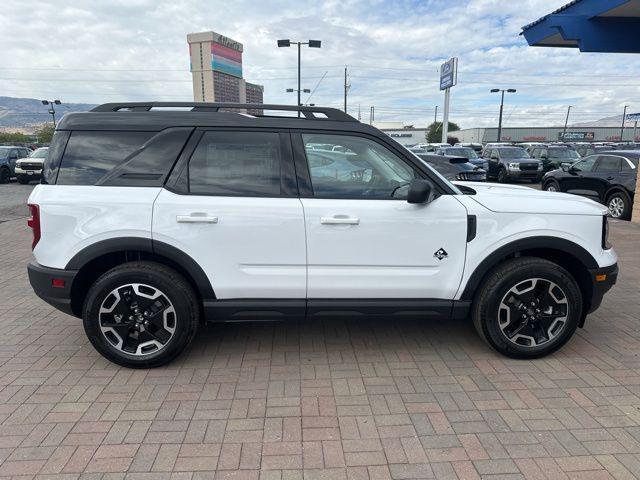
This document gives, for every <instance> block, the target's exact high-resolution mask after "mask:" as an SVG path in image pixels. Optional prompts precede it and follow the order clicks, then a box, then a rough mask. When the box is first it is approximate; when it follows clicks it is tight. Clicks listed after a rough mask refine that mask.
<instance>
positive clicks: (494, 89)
mask: <svg viewBox="0 0 640 480" xmlns="http://www.w3.org/2000/svg"><path fill="white" fill-rule="evenodd" d="M516 91H517V90H516V89H515V88H507V89H503V88H492V89H491V90H490V92H491V93H500V94H501V98H500V118H499V120H498V142H500V141H501V139H502V110H503V109H504V92H507V93H516Z"/></svg>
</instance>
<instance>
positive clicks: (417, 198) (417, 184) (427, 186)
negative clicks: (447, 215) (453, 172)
mask: <svg viewBox="0 0 640 480" xmlns="http://www.w3.org/2000/svg"><path fill="white" fill-rule="evenodd" d="M431 192H433V185H432V184H431V182H430V181H429V180H425V179H424V178H414V179H413V180H412V181H411V184H410V185H409V193H408V194H407V202H408V203H427V202H428V201H429V199H430V198H431Z"/></svg>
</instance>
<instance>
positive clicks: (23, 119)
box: [0, 97, 95, 133]
mask: <svg viewBox="0 0 640 480" xmlns="http://www.w3.org/2000/svg"><path fill="white" fill-rule="evenodd" d="M93 107H95V105H92V104H89V103H65V102H63V103H62V104H60V105H55V110H56V118H58V119H59V118H60V117H62V115H64V114H65V113H68V112H85V111H87V110H90V109H92V108H93ZM50 121H51V115H50V114H49V106H48V105H43V104H42V101H41V100H38V99H36V98H14V97H0V129H2V128H12V129H22V130H24V131H25V133H28V131H29V130H33V129H34V128H36V127H37V126H39V125H41V124H43V123H46V122H50Z"/></svg>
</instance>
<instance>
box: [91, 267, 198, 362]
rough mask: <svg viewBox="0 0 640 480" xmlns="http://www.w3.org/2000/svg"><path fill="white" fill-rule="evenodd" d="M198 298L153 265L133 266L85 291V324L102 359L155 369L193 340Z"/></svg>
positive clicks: (169, 271)
mask: <svg viewBox="0 0 640 480" xmlns="http://www.w3.org/2000/svg"><path fill="white" fill-rule="evenodd" d="M199 311H200V309H199V305H198V300H197V297H196V295H195V293H194V291H193V289H192V288H191V286H190V285H189V283H188V282H187V281H186V280H185V279H184V278H183V277H182V276H181V275H179V274H178V273H177V272H175V271H174V270H172V269H170V268H168V267H165V266H164V265H160V264H157V263H153V262H131V263H126V264H124V265H121V266H119V267H116V268H114V269H112V270H110V271H108V272H107V273H105V274H104V275H102V276H101V277H100V278H99V279H98V280H97V281H96V282H95V283H94V284H93V285H92V286H91V288H90V289H89V292H88V294H87V297H86V300H85V304H84V309H83V323H84V328H85V332H86V334H87V336H88V337H89V340H90V341H91V343H92V344H93V346H94V347H95V348H96V349H97V350H98V352H100V353H101V354H102V355H103V356H104V357H106V358H107V359H109V360H111V361H112V362H114V363H117V364H120V365H124V366H126V367H134V368H148V367H157V366H160V365H163V364H165V363H168V362H170V361H171V360H173V359H174V358H175V357H176V356H178V355H179V354H180V353H181V352H182V351H183V350H184V349H185V348H186V347H187V345H188V344H189V343H190V342H191V341H192V340H193V338H194V336H195V334H196V331H197V328H198V317H199Z"/></svg>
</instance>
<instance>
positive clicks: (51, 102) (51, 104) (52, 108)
mask: <svg viewBox="0 0 640 480" xmlns="http://www.w3.org/2000/svg"><path fill="white" fill-rule="evenodd" d="M41 102H42V104H43V105H47V106H48V107H49V114H50V115H51V117H52V118H53V128H54V130H55V128H56V108H55V105H62V102H61V101H60V100H58V99H56V100H41Z"/></svg>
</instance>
